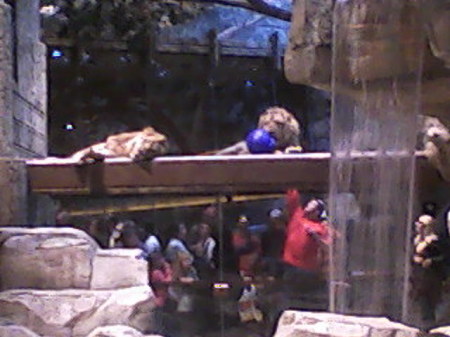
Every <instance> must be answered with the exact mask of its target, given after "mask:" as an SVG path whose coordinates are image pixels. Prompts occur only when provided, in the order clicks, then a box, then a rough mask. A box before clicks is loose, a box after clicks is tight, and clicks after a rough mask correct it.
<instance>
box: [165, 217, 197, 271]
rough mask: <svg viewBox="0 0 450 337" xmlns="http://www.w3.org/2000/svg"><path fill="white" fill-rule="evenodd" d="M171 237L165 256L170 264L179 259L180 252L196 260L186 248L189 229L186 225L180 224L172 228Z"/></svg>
mask: <svg viewBox="0 0 450 337" xmlns="http://www.w3.org/2000/svg"><path fill="white" fill-rule="evenodd" d="M169 237H170V239H169V243H168V244H167V247H166V251H165V256H166V259H167V260H168V261H169V262H170V263H173V262H174V261H175V260H176V259H177V255H178V254H179V253H180V252H182V253H185V254H187V255H190V257H191V258H192V260H193V259H194V256H193V255H192V253H191V252H190V251H189V249H188V248H187V246H186V242H185V240H186V237H187V229H186V225H185V224H183V223H180V224H177V225H174V226H171V227H170V236H169Z"/></svg>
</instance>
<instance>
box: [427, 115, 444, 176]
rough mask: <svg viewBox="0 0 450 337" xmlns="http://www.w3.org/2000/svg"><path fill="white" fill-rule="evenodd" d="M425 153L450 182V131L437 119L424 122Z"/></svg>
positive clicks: (430, 118) (431, 118)
mask: <svg viewBox="0 0 450 337" xmlns="http://www.w3.org/2000/svg"><path fill="white" fill-rule="evenodd" d="M422 125H423V126H422V134H423V151H424V154H425V156H426V157H427V158H428V161H429V162H430V163H431V164H432V165H433V166H434V167H435V168H436V169H437V170H438V171H439V173H440V174H441V176H442V178H443V179H444V180H446V181H448V182H450V131H449V130H448V129H447V127H446V126H445V125H444V124H442V123H441V122H440V121H439V119H437V118H435V117H428V116H427V117H425V118H424V119H423V122H422Z"/></svg>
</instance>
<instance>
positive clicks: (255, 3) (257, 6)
mask: <svg viewBox="0 0 450 337" xmlns="http://www.w3.org/2000/svg"><path fill="white" fill-rule="evenodd" d="M188 1H192V2H199V3H211V4H217V5H223V6H231V7H238V8H244V9H248V10H250V11H254V12H257V13H260V14H264V15H267V16H271V17H273V18H276V19H280V20H283V21H291V16H292V13H291V12H290V11H287V10H284V9H282V8H279V7H275V6H272V5H269V4H268V3H267V2H265V1H264V0H188Z"/></svg>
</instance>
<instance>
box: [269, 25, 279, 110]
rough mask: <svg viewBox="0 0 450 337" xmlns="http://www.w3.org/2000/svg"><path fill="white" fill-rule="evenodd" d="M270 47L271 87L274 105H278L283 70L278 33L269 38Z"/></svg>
mask: <svg viewBox="0 0 450 337" xmlns="http://www.w3.org/2000/svg"><path fill="white" fill-rule="evenodd" d="M269 45H270V61H271V62H270V70H269V71H270V86H271V92H272V104H273V105H277V104H278V97H277V80H278V78H279V74H280V70H281V52H280V44H279V36H278V32H275V33H273V34H272V35H270V37H269Z"/></svg>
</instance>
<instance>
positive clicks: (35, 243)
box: [0, 227, 98, 290]
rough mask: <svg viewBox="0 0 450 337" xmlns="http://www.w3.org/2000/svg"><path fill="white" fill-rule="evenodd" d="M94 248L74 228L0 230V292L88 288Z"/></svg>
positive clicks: (91, 241)
mask: <svg viewBox="0 0 450 337" xmlns="http://www.w3.org/2000/svg"><path fill="white" fill-rule="evenodd" d="M97 248H98V246H97V244H96V243H95V241H94V240H93V239H92V238H91V237H90V236H89V235H87V234H86V233H85V232H83V231H80V230H77V229H74V228H15V227H10V228H0V290H5V289H18V288H33V289H66V288H83V289H89V287H90V281H91V276H92V264H93V260H94V256H95V253H96V250H97Z"/></svg>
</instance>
